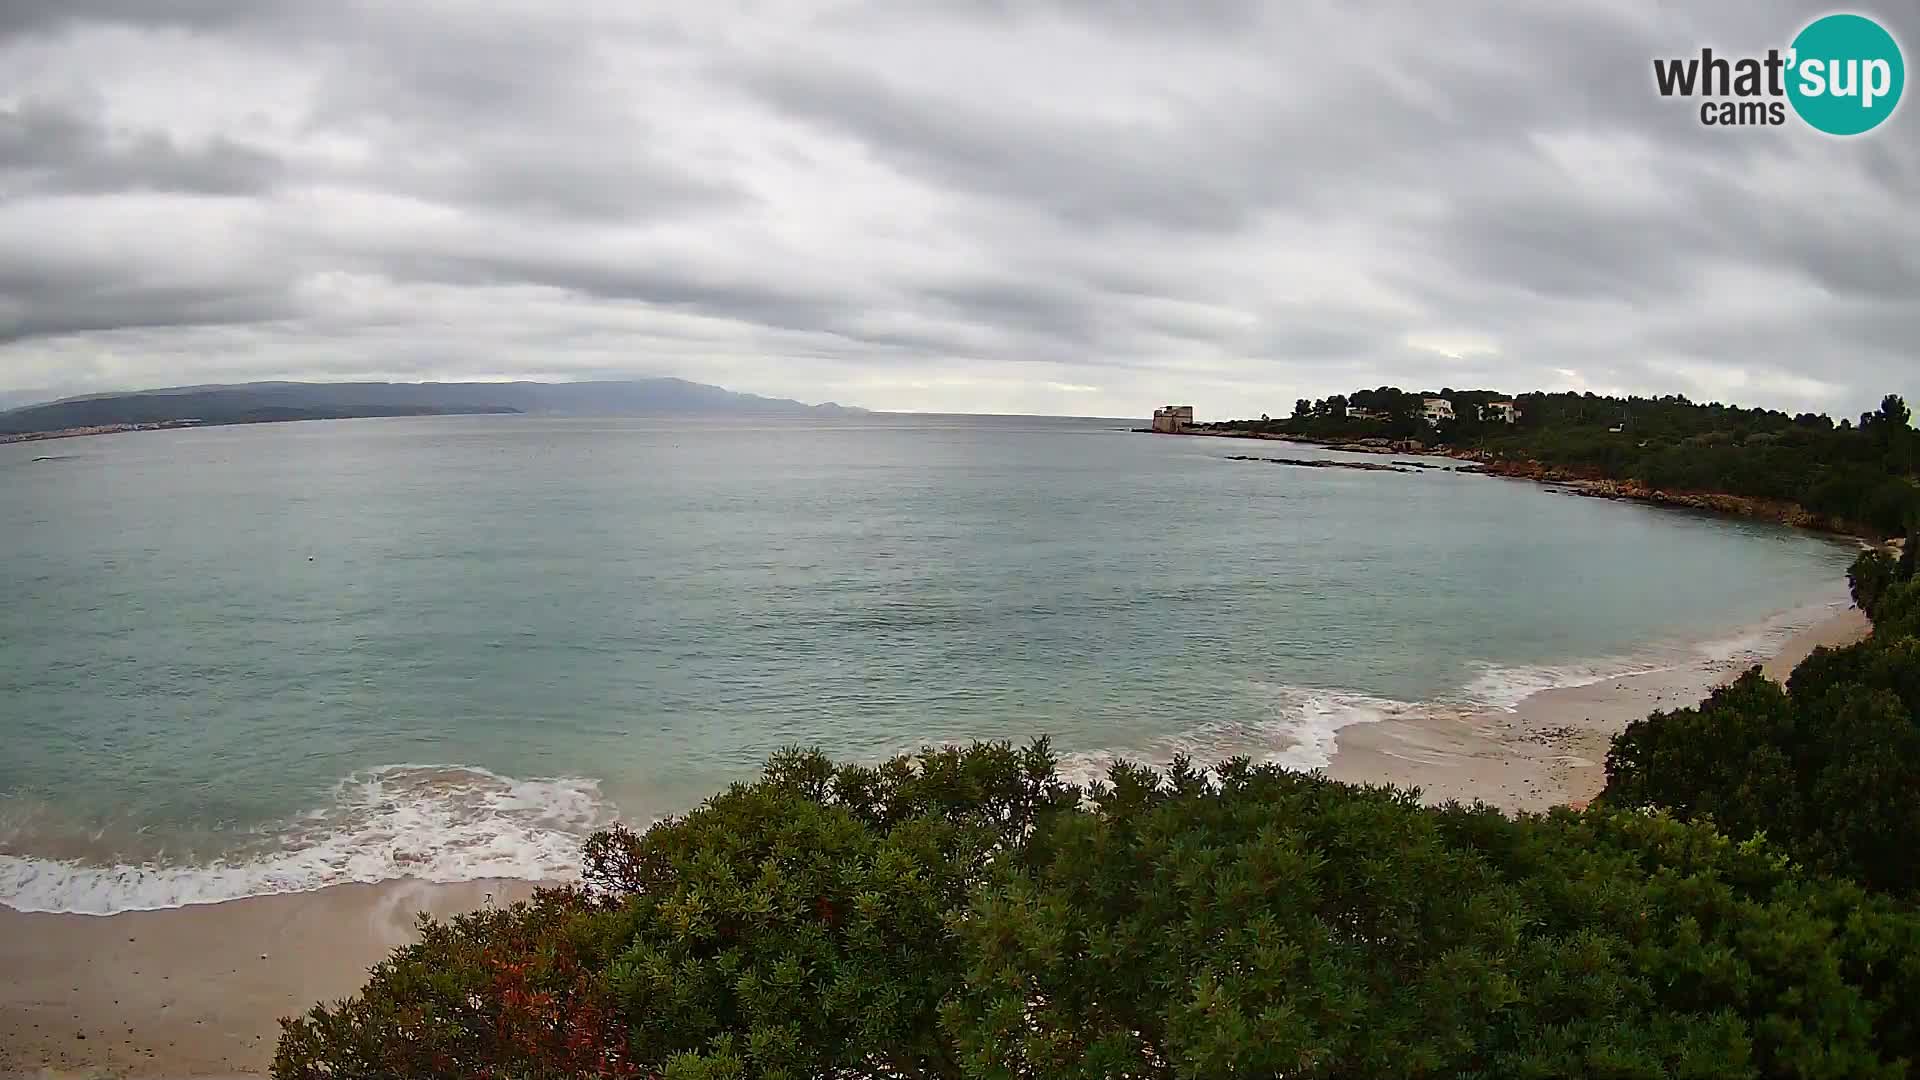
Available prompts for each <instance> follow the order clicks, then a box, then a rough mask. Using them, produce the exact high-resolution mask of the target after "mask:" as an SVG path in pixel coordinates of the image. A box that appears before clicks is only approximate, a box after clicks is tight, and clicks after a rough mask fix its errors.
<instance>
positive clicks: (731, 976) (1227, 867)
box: [274, 743, 1920, 1080]
mask: <svg viewBox="0 0 1920 1080" xmlns="http://www.w3.org/2000/svg"><path fill="white" fill-rule="evenodd" d="M1080 795H1081V793H1080V792H1078V791H1076V790H1074V789H1072V788H1069V787H1067V786H1065V785H1062V784H1061V783H1060V782H1059V781H1058V780H1057V778H1056V777H1055V775H1054V770H1053V762H1052V759H1051V756H1050V754H1049V753H1048V751H1047V748H1046V746H1045V745H1044V743H1042V744H1036V745H1035V746H1034V747H1031V748H1029V749H1027V750H1024V751H1016V750H1012V749H1010V748H1008V747H1005V746H976V747H973V748H971V749H968V750H964V751H960V750H944V751H929V752H927V753H925V754H922V755H920V756H919V757H917V758H914V759H901V760H897V761H893V762H890V763H888V764H886V765H884V766H881V767H879V768H875V769H862V768H838V769H836V768H833V767H832V766H830V765H829V764H828V763H827V762H826V761H825V759H823V758H821V757H820V756H819V755H818V754H812V753H789V754H783V755H780V756H779V757H777V758H776V759H775V760H774V761H773V762H771V763H770V764H769V767H768V769H767V772H766V775H765V777H764V778H763V779H762V780H761V781H759V782H758V783H755V784H750V785H736V786H734V787H733V788H730V789H729V790H728V791H727V792H725V793H723V794H721V795H719V796H716V797H715V798H713V799H711V800H709V801H708V802H707V803H706V804H705V805H703V806H702V807H701V808H700V809H698V810H696V811H694V812H692V813H690V814H688V815H686V816H685V817H682V818H677V819H673V820H670V821H666V822H662V823H661V824H659V825H656V826H654V827H653V828H652V829H650V830H648V831H647V832H646V833H645V834H644V835H634V834H632V833H625V832H618V831H616V832H610V833H607V834H603V835H602V836H600V837H597V838H596V839H595V840H594V842H593V844H592V845H591V849H590V852H589V863H588V870H587V877H588V881H589V883H590V884H589V887H586V888H582V889H573V890H561V891H555V892H548V893H544V894H542V895H541V896H540V897H538V898H537V899H536V900H535V901H534V902H533V903H531V904H525V905H516V906H514V907H512V908H509V909H506V910H503V911H488V912H482V913H479V914H476V915H471V916H466V917H462V918H460V919H456V920H454V921H452V922H451V923H433V922H429V923H426V924H425V927H424V930H425V932H424V936H423V938H422V940H421V941H420V943H419V944H417V945H413V946H410V947H407V948H404V949H401V950H399V951H397V952H396V953H395V954H394V955H393V957H392V958H390V959H389V960H388V961H387V962H386V963H384V964H382V965H381V966H380V967H379V968H378V969H376V970H375V972H374V976H373V978H372V980H371V981H370V982H369V983H368V984H367V986H366V988H365V989H363V990H362V991H361V993H360V994H359V995H357V996H356V997H354V998H353V999H350V1000H348V1001H346V1002H343V1003H340V1004H338V1005H335V1006H331V1007H321V1008H316V1009H315V1010H313V1011H312V1012H310V1013H309V1014H308V1015H307V1016H305V1017H302V1018H300V1019H297V1020H290V1021H287V1022H286V1024H285V1029H286V1030H285V1033H284V1035H283V1037H282V1040H281V1043H280V1048H279V1054H278V1055H277V1057H276V1060H275V1064H274V1075H276V1076H278V1077H281V1078H283V1080H293V1078H319V1077H375V1076H381V1077H386V1076H431V1077H454V1076H461V1077H467V1076H482V1077H558V1076H580V1075H608V1076H620V1075H641V1076H670V1077H677V1078H682V1080H692V1078H720V1077H749V1076H751V1077H795V1078H798V1077H909V1076H910V1077H959V1076H973V1077H1015V1076H1020V1077H1053V1076H1059V1077H1068V1076H1072V1077H1095V1076H1100V1077H1107V1076H1127V1075H1133V1076H1168V1077H1171V1076H1195V1077H1198V1076H1275V1075H1286V1076H1294V1077H1325V1078H1333V1077H1374V1076H1407V1077H1413V1076H1433V1077H1439V1076H1476V1075H1477V1076H1489V1077H1491V1076H1501V1077H1507V1076H1514V1077H1521V1076H1533V1077H1561V1076H1565V1077H1572V1076H1610V1077H1670V1076H1671V1077H1680V1076H1687V1077H1775V1076H1778V1077H1786V1076H1805V1077H1816V1076H1820V1077H1893V1076H1902V1075H1905V1063H1904V1062H1905V1060H1906V1059H1908V1058H1911V1057H1912V1056H1913V1055H1914V1052H1915V1032H1914V1027H1913V1025H1914V1019H1913V1018H1914V1017H1915V1016H1916V1015H1920V1001H1916V1000H1915V998H1914V995H1915V993H1916V988H1920V925H1917V924H1916V919H1915V916H1914V915H1913V914H1912V913H1911V911H1909V910H1906V909H1903V908H1900V907H1898V906H1896V905H1895V904H1894V903H1893V901H1891V900H1889V899H1887V898H1884V897H1875V896H1871V895H1869V894H1866V893H1863V892H1861V891H1860V890H1859V889H1858V888H1857V887H1855V886H1852V885H1849V884H1845V883H1842V882H1833V881H1827V880H1816V879H1811V878H1807V877H1805V876H1803V875H1802V874H1801V873H1800V872H1798V871H1796V870H1794V869H1792V868H1790V867H1789V866H1788V865H1787V863H1786V860H1785V859H1784V858H1782V857H1781V856H1780V855H1779V854H1778V853H1776V852H1775V851H1774V849H1772V848H1771V847H1770V846H1768V845H1767V844H1765V843H1764V842H1761V841H1750V842H1747V843H1744V844H1736V843H1734V842H1732V841H1730V840H1728V839H1726V838H1724V837H1723V836H1722V835H1721V834H1719V833H1717V832H1715V831H1714V830H1713V829H1711V828H1710V827H1708V826H1706V825H1703V824H1685V823H1682V822H1680V821H1678V820H1675V819H1673V818H1670V817H1667V816H1664V815H1643V814H1638V813H1624V814H1623V813H1615V812H1609V811H1603V810H1594V811H1589V812H1587V813H1585V814H1574V813H1572V812H1569V811H1561V812H1556V813H1555V814H1554V815H1552V816H1549V817H1530V816H1522V817H1519V818H1514V819H1509V818H1506V817H1503V816H1501V815H1500V814H1498V813H1495V812H1492V811H1489V810H1485V809H1465V808H1459V807H1448V808H1445V809H1439V810H1435V809H1429V808H1424V807H1422V806H1420V805H1419V803H1418V801H1417V800H1416V799H1415V798H1414V796H1413V795H1411V794H1410V793H1402V792H1395V791H1391V790H1378V789H1362V788H1356V787H1351V786H1348V785H1343V784H1338V783H1334V782H1332V781H1329V780H1326V779H1324V778H1321V777H1318V776H1305V775H1299V774H1293V773H1287V772H1284V771H1281V770H1278V769H1275V768H1272V767H1259V768H1255V767H1252V766H1250V765H1248V764H1247V763H1246V762H1244V761H1239V762H1231V763H1229V764H1228V765H1226V766H1224V767H1222V769H1221V770H1220V771H1219V773H1218V776H1217V778H1209V777H1205V776H1202V775H1199V774H1196V773H1195V772H1194V771H1193V770H1191V769H1190V768H1188V767H1187V766H1186V765H1185V763H1176V766H1175V767H1174V768H1173V769H1172V770H1170V771H1169V772H1168V773H1167V774H1166V775H1164V776H1163V775H1160V774H1156V773H1154V772H1151V771H1148V770H1144V769H1138V768H1134V767H1130V766H1124V765H1122V766H1117V767H1116V768H1115V769H1114V770H1113V771H1112V772H1111V773H1110V783H1104V784H1098V785H1095V786H1094V787H1093V788H1092V789H1091V790H1090V791H1089V792H1087V793H1086V795H1087V797H1086V799H1085V800H1084V802H1083V801H1082V800H1081V799H1080Z"/></svg>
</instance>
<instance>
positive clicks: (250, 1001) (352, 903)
mask: <svg viewBox="0 0 1920 1080" xmlns="http://www.w3.org/2000/svg"><path fill="white" fill-rule="evenodd" d="M1867 629H1868V625H1867V621H1866V619H1865V617H1864V616H1862V615H1861V614H1860V612H1858V611H1854V610H1847V611H1843V612H1840V613H1838V614H1836V615H1834V616H1832V617H1830V618H1826V619H1824V620H1822V621H1820V622H1818V623H1816V624H1814V625H1811V626H1809V627H1807V628H1806V629H1804V630H1802V631H1800V632H1799V633H1797V634H1795V635H1794V636H1793V637H1792V638H1790V639H1789V640H1787V641H1786V642H1785V643H1784V645H1783V646H1782V647H1781V648H1780V649H1779V651H1778V654H1777V655H1776V656H1774V657H1773V659H1772V660H1771V661H1769V662H1768V663H1767V664H1765V665H1764V668H1765V670H1766V671H1767V673H1768V674H1769V675H1771V676H1773V677H1775V678H1784V677H1785V676H1786V674H1787V673H1788V672H1790V671H1791V670H1792V667H1793V665H1794V664H1796V663H1798V662H1799V660H1800V659H1801V658H1802V657H1804V656H1806V655H1807V654H1808V653H1809V652H1811V651H1813V649H1815V648H1816V647H1818V646H1821V645H1840V644H1845V643H1847V642H1851V641H1854V640H1857V639H1859V638H1860V637H1862V636H1863V635H1864V634H1865V633H1866V631H1867ZM1742 669H1743V668H1742V666H1741V665H1739V664H1736V663H1734V662H1732V661H1713V660H1707V659H1702V660H1701V661H1700V662H1699V663H1695V664H1685V665H1681V666H1678V667H1674V668H1671V669H1668V670H1661V671H1655V672H1650V673H1647V674H1640V675H1631V676H1626V677H1622V678H1615V679H1608V680H1605V681H1601V682H1596V683H1593V684H1591V685H1587V686H1578V687H1570V688H1564V689H1555V690H1547V691H1543V692H1540V693H1536V694H1534V695H1532V696H1530V697H1528V698H1526V699H1524V700H1522V701H1521V702H1520V703H1519V704H1518V705H1517V706H1516V707H1515V708H1513V709H1512V710H1481V711H1476V712H1470V713H1469V712H1462V713H1455V714H1447V713H1445V712H1431V713H1422V714H1420V715H1417V716H1413V717H1407V718H1397V719H1388V720H1383V721H1379V722H1376V723H1363V724H1356V725H1353V726H1351V727H1348V728H1345V729H1343V730H1342V731H1341V732H1340V734H1339V738H1338V743H1337V748H1336V752H1335V754H1334V758H1333V764H1332V766H1331V768H1330V769H1329V770H1328V771H1329V772H1330V773H1331V774H1332V775H1333V776H1335V777H1337V778H1339V779H1342V780H1350V781H1356V782H1367V783H1393V784H1398V785H1402V786H1418V787H1420V788H1421V789H1422V791H1423V792H1424V794H1425V797H1426V798H1427V799H1428V800H1430V801H1434V802H1441V801H1445V800H1448V799H1459V800H1462V801H1470V800H1473V799H1479V800H1482V801H1484V802H1487V803H1490V804H1493V805H1496V806H1500V807H1503V808H1506V809H1510V810H1543V809H1546V808H1548V807H1550V806H1553V805H1556V804H1560V803H1568V802H1581V801H1584V800H1586V799H1588V798H1591V797H1592V796H1593V795H1594V794H1595V793H1596V792H1598V791H1599V789H1600V787H1601V786H1602V784H1603V783H1604V776H1603V774H1602V763H1603V762H1604V760H1605V757H1606V749H1607V743H1608V740H1609V739H1611V738H1612V736H1613V735H1614V733H1615V732H1617V731H1619V730H1620V729H1621V728H1623V727H1625V726H1626V725H1627V724H1628V723H1631V722H1632V721H1634V720H1637V719H1639V718H1641V717H1644V716H1646V715H1647V714H1648V713H1650V712H1652V711H1654V710H1656V709H1671V708H1678V707H1681V706H1685V705H1691V704H1693V703H1695V702H1697V701H1699V700H1700V699H1701V698H1702V697H1704V696H1705V695H1706V694H1707V692H1708V691H1709V690H1711V689H1712V687H1713V686H1714V685H1716V684H1717V683H1720V682H1722V681H1724V680H1726V679H1729V678H1732V677H1733V676H1735V675H1737V674H1738V673H1739V672H1740V670H1742ZM531 889H532V886H531V885H530V884H528V883H525V882H508V881H494V882H478V883H470V884H462V885H430V884H426V883H422V882H418V881H395V882H387V883H384V884H380V885H341V886H335V887H332V888H327V889H321V890H318V891H314V892H307V893H295V894H290V895H283V896H262V897H252V898H248V899H241V900H232V901H228V902H226V903H222V904H208V905H198V906H191V907H184V908H174V909H168V910H162V911H136V912H126V913H123V914H118V915H111V916H105V917H102V916H90V915H54V914H35V913H22V912H17V911H10V910H7V909H4V908H0V971H4V972H6V973H7V974H6V978H5V980H4V983H3V984H0V1076H23V1077H95V1076H102V1075H106V1076H116V1077H120V1076H127V1077H220V1076H244V1075H259V1074H262V1073H264V1072H265V1071H266V1068H267V1066H268V1065H269V1063H270V1062H271V1061H272V1057H273V1047H274V1043H275V1042H276V1040H277V1039H278V1037H279V1026H278V1023H277V1021H278V1020H279V1018H280V1017H282V1016H289V1015H294V1014H297V1013H300V1012H303V1011H305V1010H306V1009H307V1008H308V1007H309V1006H310V1005H312V1004H313V1003H314V1002H316V1001H320V1000H332V999H337V998H340V997H343V996H346V995H348V994H351V993H352V992H353V991H354V990H356V989H357V988H358V987H359V986H360V985H361V983H362V982H363V981H364V976H365V973H366V969H367V968H368V967H369V966H371V965H372V964H374V963H376V962H378V961H379V960H380V959H381V958H382V957H383V956H385V955H386V953H387V952H388V951H389V950H390V949H391V948H393V947H394V946H396V945H399V944H401V943H403V942H405V941H407V940H408V938H409V936H410V934H411V929H412V926H413V921H414V915H415V913H416V912H420V911H428V912H433V913H435V914H441V915H445V914H450V913H453V912H458V911H463V910H469V909H472V908H475V907H478V906H480V905H482V904H484V903H488V902H493V903H504V902H510V901H511V900H514V899H517V898H520V897H522V896H525V895H526V894H527V893H528V892H530V891H531Z"/></svg>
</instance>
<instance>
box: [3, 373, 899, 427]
mask: <svg viewBox="0 0 1920 1080" xmlns="http://www.w3.org/2000/svg"><path fill="white" fill-rule="evenodd" d="M865 411H866V410H864V409H856V408H852V407H850V406H845V405H838V404H835V403H833V402H828V403H826V404H824V405H806V404H802V403H801V402H798V401H791V400H788V399H786V398H768V397H761V396H759V395H758V394H739V393H735V392H733V391H731V390H725V389H722V388H721V387H718V386H708V385H707V384H705V383H696V382H688V381H687V380H685V379H635V380H630V381H623V382H576V383H536V382H513V383H297V382H267V383H240V384H237V385H229V386H177V387H170V388H167V389H163V390H140V391H135V392H130V393H118V394H91V395H87V396H85V397H72V398H64V399H62V400H59V401H51V402H47V403H45V404H41V405H32V406H28V407H26V408H19V409H14V410H11V411H9V412H0V435H19V434H27V433H32V432H44V431H64V430H67V429H69V428H85V427H102V426H108V425H116V424H164V423H175V422H178V421H182V420H198V421H200V422H201V423H203V424H250V423H264V422H271V421H283V420H323V419H345V418H348V417H360V416H432V415H445V414H466V413H536V414H545V415H552V416H700V417H718V416H820V415H829V416H833V415H848V414H856V413H862V412H865Z"/></svg>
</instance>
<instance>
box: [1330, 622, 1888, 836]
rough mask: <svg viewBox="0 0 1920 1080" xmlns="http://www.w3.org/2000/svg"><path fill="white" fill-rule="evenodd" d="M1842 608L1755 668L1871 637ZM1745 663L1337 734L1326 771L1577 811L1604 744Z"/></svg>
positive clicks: (1787, 667)
mask: <svg viewBox="0 0 1920 1080" xmlns="http://www.w3.org/2000/svg"><path fill="white" fill-rule="evenodd" d="M1870 629H1871V625H1870V624H1869V623H1868V622H1867V617H1866V616H1865V615H1864V614H1862V613H1861V612H1860V611H1859V610H1857V609H1854V608H1847V609H1845V610H1843V611H1840V612H1838V613H1836V614H1834V615H1832V616H1830V617H1827V618H1824V619H1822V620H1820V621H1819V622H1816V623H1814V624H1813V625H1811V626H1808V627H1807V628H1806V629H1804V630H1801V631H1799V632H1798V633H1796V634H1794V635H1793V636H1792V637H1790V638H1789V639H1787V641H1785V642H1784V643H1783V644H1782V645H1781V647H1780V648H1779V650H1778V651H1777V652H1776V653H1775V654H1774V655H1773V656H1772V657H1771V658H1770V659H1768V660H1767V661H1766V662H1765V663H1764V664H1762V665H1761V670H1762V671H1763V672H1765V673H1766V674H1767V676H1768V677H1770V678H1773V679H1776V680H1779V681H1782V682H1784V681H1785V680H1786V678H1787V676H1788V675H1789V674H1791V673H1792V671H1793V668H1794V666H1795V665H1796V664H1798V663H1799V662H1800V661H1801V660H1802V659H1804V658H1805V657H1806V656H1807V655H1808V654H1809V653H1811V652H1813V650H1814V649H1816V648H1819V647H1821V646H1823V645H1824V646H1840V645H1846V644H1850V643H1852V642H1855V641H1858V640H1860V639H1861V638H1863V637H1865V636H1866V635H1867V632H1868V630H1870ZM1745 670H1746V665H1744V664H1738V663H1734V662H1732V661H1722V660H1710V659H1705V658H1702V659H1701V660H1700V661H1699V662H1697V663H1687V664H1682V665H1679V666H1675V667H1671V668H1665V669H1662V670H1658V671H1651V672H1646V673H1644V674H1636V675H1626V676H1621V677H1619V678H1613V679H1605V680H1602V681H1599V682H1594V683H1591V684H1588V685H1585V686H1572V687H1565V688H1560V689H1553V690H1544V691H1541V692H1540V693H1537V694H1533V695H1531V696H1530V697H1527V698H1525V699H1524V700H1522V701H1521V702H1520V703H1519V704H1518V705H1516V706H1515V707H1514V708H1513V709H1511V710H1498V709H1490V710H1474V711H1461V712H1457V713H1451V714H1449V713H1446V712H1444V711H1438V712H1430V713H1422V714H1419V715H1416V716H1412V717H1406V718H1395V719H1388V720H1382V721H1380V722H1378V723H1367V724H1356V725H1354V726H1352V727H1348V728H1344V729H1342V730H1341V731H1340V734H1339V737H1338V741H1337V743H1336V744H1335V751H1334V755H1333V763H1332V765H1331V766H1329V767H1328V769H1327V772H1328V774H1329V775H1331V776H1333V777H1334V778H1335V779H1339V780H1347V781H1351V782H1354V783H1376V784H1377V783H1390V784H1395V785H1398V786H1401V787H1419V788H1420V789H1421V792H1422V795H1423V796H1424V797H1425V798H1426V800H1427V801H1429V802H1434V803H1440V802H1446V801H1448V800H1459V801H1461V802H1471V801H1473V800H1475V799H1478V800H1480V801H1481V802H1485V803H1488V804H1490V805H1493V806H1498V807H1501V808H1503V809H1507V810H1530V811H1539V810H1545V809H1548V808H1549V807H1553V806H1558V805H1562V804H1566V803H1572V804H1575V805H1583V804H1584V803H1585V802H1586V801H1587V800H1589V799H1591V798H1592V797H1593V796H1594V795H1596V794H1598V793H1599V791H1600V789H1601V788H1602V787H1604V786H1605V784H1606V775H1605V771H1604V770H1605V764H1606V757H1607V746H1608V743H1609V742H1610V741H1611V740H1612V738H1613V736H1614V735H1615V734H1616V733H1618V732H1619V731H1620V730H1621V729H1623V728H1625V727H1626V726H1627V725H1628V724H1630V723H1632V722H1633V721H1635V720H1639V719H1641V718H1643V717H1645V716H1646V715H1647V714H1649V713H1651V712H1654V711H1656V710H1661V709H1676V708H1683V707H1685V706H1689V705H1693V704H1696V703H1698V702H1699V701H1700V700H1701V699H1702V698H1704V697H1706V696H1707V694H1708V693H1710V692H1711V691H1712V690H1713V688H1714V687H1716V686H1719V685H1721V684H1722V683H1725V682H1727V681H1729V680H1731V679H1733V678H1736V677H1738V676H1739V675H1740V674H1741V672H1743V671H1745Z"/></svg>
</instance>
